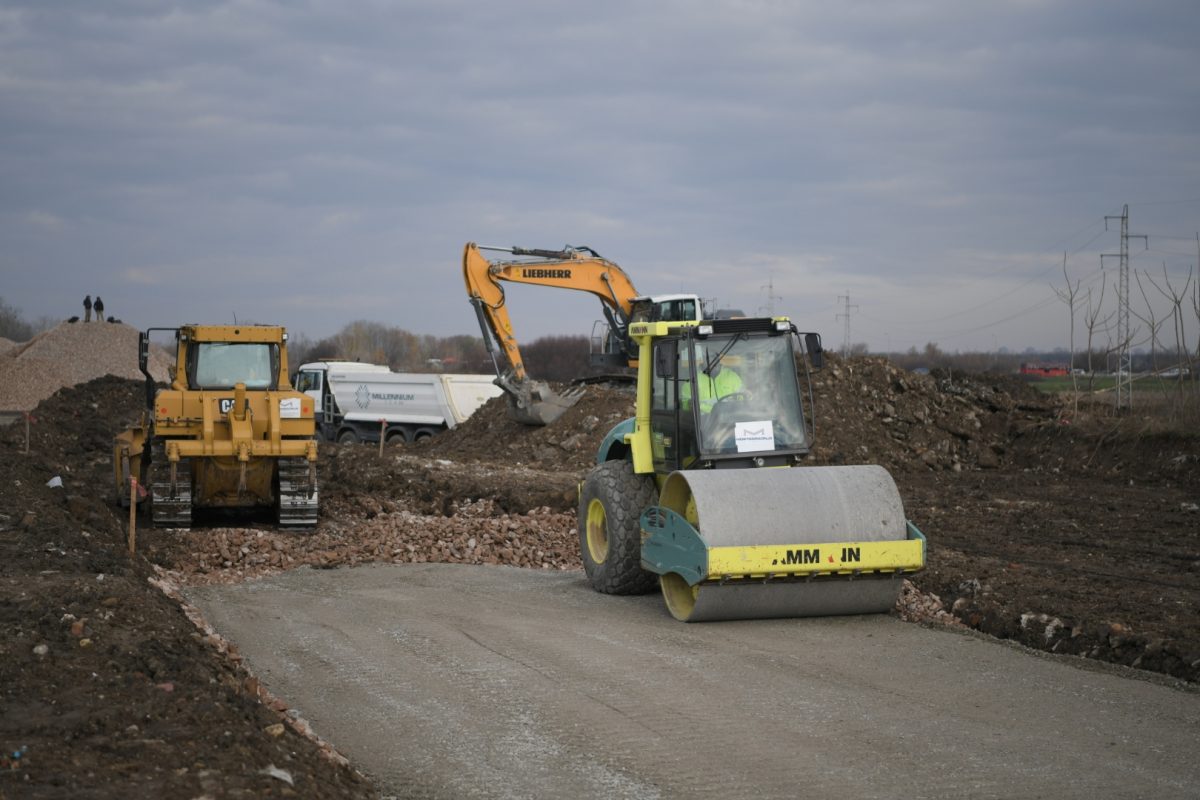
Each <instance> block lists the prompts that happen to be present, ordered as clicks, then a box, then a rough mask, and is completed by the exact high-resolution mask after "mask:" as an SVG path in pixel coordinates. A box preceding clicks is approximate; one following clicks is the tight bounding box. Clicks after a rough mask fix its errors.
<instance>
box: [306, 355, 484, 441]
mask: <svg viewBox="0 0 1200 800" xmlns="http://www.w3.org/2000/svg"><path fill="white" fill-rule="evenodd" d="M296 389H297V391H301V392H304V393H305V394H306V395H308V397H309V398H311V399H312V401H313V403H314V406H315V408H316V409H317V433H318V435H319V437H320V438H321V439H324V440H326V441H336V442H340V443H342V444H352V443H354V442H378V441H379V437H380V435H381V434H382V435H383V437H384V441H387V442H419V441H422V440H424V439H428V438H430V437H432V436H435V435H437V434H439V433H441V432H442V431H445V430H449V429H450V428H453V427H455V426H457V425H459V424H460V423H462V422H465V421H466V420H467V418H468V417H470V416H471V415H472V414H474V413H475V411H476V409H478V408H479V407H480V406H481V405H483V404H484V403H486V402H487V401H488V400H490V399H491V398H493V397H498V396H499V395H500V394H502V393H503V390H502V389H501V388H500V387H499V386H497V385H496V384H495V381H494V376H492V375H472V374H461V373H445V372H436V373H430V372H392V371H391V370H390V369H388V367H387V366H385V365H382V364H367V363H362V362H359V361H312V362H309V363H307V364H301V365H300V368H299V369H298V370H297V372H296Z"/></svg>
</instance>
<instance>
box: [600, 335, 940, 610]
mask: <svg viewBox="0 0 1200 800" xmlns="http://www.w3.org/2000/svg"><path fill="white" fill-rule="evenodd" d="M629 335H630V337H631V338H632V339H633V340H634V341H636V342H637V343H638V347H639V358H638V374H637V401H636V415H635V417H634V418H633V419H629V420H626V421H625V422H622V423H620V424H618V425H617V426H616V427H614V428H613V430H612V431H610V432H609V434H608V435H607V437H606V438H605V439H604V441H603V443H602V444H601V446H600V448H599V452H598V455H597V461H598V463H597V465H596V466H595V467H593V468H592V470H591V471H590V472H589V474H588V476H587V477H586V479H585V480H584V482H583V483H582V485H581V486H580V501H579V512H578V522H579V541H580V549H581V551H582V557H583V565H584V571H585V572H586V573H587V577H588V580H589V581H590V583H591V585H592V587H593V588H594V589H595V590H596V591H599V592H603V593H608V594H637V593H642V592H647V591H650V590H652V589H653V587H654V585H655V583H657V584H658V585H659V587H660V588H661V591H662V594H663V598H664V600H665V601H666V605H667V608H668V610H669V611H670V612H671V614H672V615H673V616H674V617H676V618H677V619H680V620H684V621H688V622H697V621H704V620H725V619H745V618H762V617H795V616H817V615H829V614H862V613H874V612H882V611H887V610H888V609H890V608H892V606H893V605H894V604H895V602H896V599H897V596H898V594H899V592H900V588H901V577H902V576H903V575H907V574H910V573H913V572H916V571H918V570H920V569H922V568H923V567H924V565H925V537H924V536H923V535H922V534H921V532H920V531H919V530H918V529H917V528H916V526H915V525H913V524H912V523H911V522H909V521H908V520H907V519H906V518H905V515H904V507H903V504H902V503H901V501H900V495H899V492H898V491H897V489H896V485H895V483H894V482H893V480H892V478H891V476H890V475H889V474H888V472H887V471H886V470H885V469H883V468H882V467H879V466H873V465H868V466H835V467H817V466H803V465H802V464H803V462H804V460H805V458H806V457H807V455H808V453H809V451H810V448H811V442H812V437H813V426H812V425H811V423H810V419H809V416H808V415H806V413H805V410H804V403H803V402H802V398H805V397H807V401H808V406H809V408H810V409H811V407H812V382H811V375H810V364H811V367H812V368H814V369H819V368H820V366H821V360H822V350H821V340H820V336H819V335H818V334H816V333H804V334H801V333H800V332H799V331H798V330H797V329H796V327H795V325H793V324H792V323H791V322H790V321H789V320H788V319H787V318H784V317H773V318H759V319H748V318H736V319H717V320H703V321H698V322H697V321H656V322H632V323H631V324H630V325H629ZM802 377H803V379H802ZM802 384H803V389H802Z"/></svg>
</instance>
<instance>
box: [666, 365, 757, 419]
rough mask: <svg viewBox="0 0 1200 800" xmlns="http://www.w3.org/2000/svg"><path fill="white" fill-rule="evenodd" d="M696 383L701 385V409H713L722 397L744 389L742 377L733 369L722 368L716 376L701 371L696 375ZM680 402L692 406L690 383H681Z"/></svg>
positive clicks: (685, 405) (686, 406)
mask: <svg viewBox="0 0 1200 800" xmlns="http://www.w3.org/2000/svg"><path fill="white" fill-rule="evenodd" d="M696 383H698V384H699V385H700V410H701V411H711V410H712V407H713V404H715V403H716V402H717V401H718V400H720V399H721V398H722V397H726V396H728V395H731V394H737V393H738V392H740V391H742V378H741V376H740V375H738V374H737V373H736V372H734V371H733V370H731V369H722V370H720V371H719V372H718V373H717V374H716V375H715V376H714V375H705V374H704V373H703V372H701V373H700V374H699V375H698V376H696ZM679 404H680V405H681V406H682V407H683V408H691V405H692V385H691V384H690V383H681V384H680V386H679Z"/></svg>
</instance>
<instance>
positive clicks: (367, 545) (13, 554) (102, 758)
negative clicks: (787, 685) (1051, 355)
mask: <svg viewBox="0 0 1200 800" xmlns="http://www.w3.org/2000/svg"><path fill="white" fill-rule="evenodd" d="M128 358H129V359H131V360H133V361H134V362H136V351H135V350H134V351H131V352H130V353H129V354H128ZM815 389H816V407H817V437H818V438H817V441H818V446H817V447H816V449H815V450H814V453H813V457H812V459H811V461H812V463H815V464H850V463H878V464H882V465H884V466H885V467H887V468H888V469H889V471H891V473H892V475H893V477H894V478H895V479H896V482H897V485H898V486H899V488H900V493H901V496H902V497H903V498H904V501H905V507H906V511H907V513H908V516H909V517H910V518H911V519H912V520H913V521H914V522H915V523H916V524H917V525H918V527H920V528H921V529H922V530H923V531H924V532H925V534H926V535H927V537H928V539H929V564H928V569H927V570H926V571H925V572H923V573H921V574H919V575H917V576H915V577H914V578H913V581H912V584H911V585H910V586H909V587H907V588H906V591H905V593H904V595H903V597H902V600H901V602H900V604H899V605H898V608H897V611H896V613H897V614H899V615H901V616H904V617H906V618H910V619H915V620H919V621H922V622H925V623H926V624H949V625H966V626H970V627H972V628H976V629H978V630H980V631H983V632H985V633H989V634H992V635H995V636H999V637H1004V638H1009V639H1014V640H1017V641H1019V642H1021V643H1023V644H1026V645H1028V646H1030V647H1034V648H1039V649H1045V650H1052V651H1054V652H1057V653H1067V654H1076V655H1079V656H1081V657H1086V658H1090V659H1096V660H1101V661H1110V662H1115V663H1120V664H1125V665H1128V666H1133V667H1136V668H1139V669H1143V670H1150V671H1154V672H1158V673H1163V674H1165V675H1168V676H1172V677H1174V678H1176V679H1179V680H1183V681H1190V682H1196V681H1200V434H1197V433H1195V432H1187V433H1180V432H1177V431H1171V430H1170V429H1168V428H1165V427H1163V426H1161V425H1159V424H1158V423H1155V422H1154V421H1152V420H1145V419H1141V418H1136V417H1128V418H1123V419H1120V420H1114V419H1111V418H1108V417H1106V416H1103V415H1096V416H1088V415H1080V416H1076V417H1071V416H1067V414H1066V412H1065V409H1064V408H1063V407H1062V406H1060V405H1059V404H1057V403H1056V402H1055V401H1054V400H1053V399H1051V398H1048V397H1046V396H1043V395H1041V394H1039V393H1038V392H1036V391H1034V390H1032V389H1030V388H1029V387H1028V386H1027V385H1025V384H1022V383H1020V382H1017V381H1015V380H1011V379H1001V380H992V379H981V378H976V377H970V376H968V377H964V376H959V375H957V374H955V375H952V376H951V375H937V374H935V375H931V376H917V375H912V374H910V373H907V372H904V371H902V370H898V369H896V368H894V367H892V366H890V365H889V364H887V363H886V362H884V361H881V360H875V359H862V360H854V361H851V362H848V363H843V362H840V361H838V360H837V359H836V358H835V359H831V363H830V364H829V365H828V366H827V367H826V369H825V370H823V371H822V372H820V373H818V374H817V380H816V387H815ZM143 402H144V385H143V384H142V383H140V382H138V381H134V380H129V379H125V378H115V377H104V378H99V379H95V380H92V381H90V382H88V383H84V384H80V385H77V386H72V387H68V388H64V389H62V390H60V391H58V392H57V393H56V394H54V395H53V396H51V397H49V398H48V399H46V400H44V401H42V403H41V404H40V405H39V406H38V407H37V408H36V409H35V410H34V412H33V418H34V420H35V421H34V423H33V424H32V425H31V427H30V440H29V442H28V452H27V453H26V452H25V449H26V441H25V428H24V426H23V425H13V426H10V427H7V428H0V460H2V463H4V464H5V465H6V466H5V470H4V476H3V478H2V479H0V626H3V630H5V631H6V632H7V635H6V636H5V637H3V638H2V639H0V681H2V682H3V686H4V694H3V695H2V697H3V700H2V707H0V712H2V713H0V753H2V755H0V797H24V796H35V797H80V796H93V797H126V796H183V797H196V796H203V795H209V796H213V797H219V796H227V797H236V796H246V797H272V796H297V797H315V798H341V797H371V796H375V790H374V788H373V787H372V786H371V784H370V783H369V781H367V780H366V779H364V778H363V777H362V776H361V775H359V774H358V773H357V772H356V771H355V770H354V769H353V768H352V767H351V766H350V765H347V764H346V763H345V762H344V760H343V759H340V758H339V757H338V756H337V754H336V753H333V752H332V751H331V750H330V748H328V747H326V746H324V745H323V743H321V742H320V740H319V739H317V738H316V737H315V736H314V735H313V733H312V731H311V730H310V729H309V727H308V725H307V724H306V723H305V721H304V720H303V719H302V718H300V717H298V716H297V715H296V714H295V712H294V711H293V712H289V709H288V704H287V698H277V697H274V696H272V695H270V694H269V693H268V692H266V691H265V689H263V687H262V686H260V685H259V683H258V680H257V678H256V677H255V676H253V675H252V674H250V672H249V671H248V670H247V669H246V668H245V667H244V666H243V664H242V660H241V657H240V655H239V654H238V653H237V652H236V649H234V648H231V647H230V646H229V645H228V644H227V643H225V642H224V641H223V640H222V639H221V638H220V637H219V636H218V635H216V634H215V633H214V632H212V631H211V630H210V629H207V628H205V626H204V623H203V620H200V619H199V618H198V617H197V616H196V615H195V614H194V613H192V610H191V609H189V608H187V607H186V605H183V604H181V603H180V602H178V601H177V600H176V599H174V598H173V597H172V596H171V595H172V594H173V592H174V589H175V588H177V587H179V586H183V585H188V584H202V583H214V582H237V581H243V580H246V579H251V578H254V577H258V576H262V575H267V574H274V573H278V572H282V571H285V570H288V569H295V568H346V567H352V566H354V565H356V564H360V563H367V562H462V563H478V564H506V565H513V566H520V567H526V568H530V569H538V570H565V569H578V568H579V554H578V544H577V534H576V532H575V502H576V486H577V483H578V481H579V479H580V478H581V477H582V476H583V475H584V474H585V473H586V471H587V469H588V467H589V464H590V463H591V461H592V459H594V456H595V451H596V447H597V445H598V443H599V441H600V440H601V439H602V438H603V436H604V434H605V433H606V432H607V431H608V429H609V428H610V427H611V426H612V425H613V424H615V423H616V422H618V421H620V420H621V419H624V418H626V417H627V416H629V415H630V414H631V412H632V403H633V397H632V394H631V392H630V391H628V390H627V389H624V388H620V387H612V386H604V385H596V386H589V387H588V388H587V392H586V394H585V396H584V398H583V400H581V402H580V403H579V404H577V405H576V406H575V407H574V408H572V409H571V410H570V411H569V412H568V413H567V414H566V415H564V416H563V417H562V418H561V419H560V420H558V421H557V422H556V423H555V424H554V425H551V426H547V427H545V428H540V429H538V428H527V427H524V426H520V425H518V424H517V423H514V422H511V421H510V420H509V419H508V418H507V416H506V414H505V411H504V404H503V401H502V400H499V399H497V400H493V401H491V402H490V403H489V404H488V405H486V406H484V407H483V408H482V409H481V410H480V411H479V412H477V414H476V415H475V416H474V417H472V419H470V420H468V421H467V423H465V424H464V425H462V426H460V427H459V428H457V429H456V430H454V431H450V432H448V433H446V434H443V435H441V436H439V437H436V438H435V439H433V440H431V441H429V442H425V443H421V444H416V445H407V446H404V445H390V446H388V447H386V448H385V450H384V451H383V453H382V455H381V453H380V451H379V449H378V447H372V446H366V445H355V446H346V447H338V446H336V445H324V444H323V445H322V448H321V461H320V464H319V476H320V480H321V484H322V485H321V493H322V511H321V522H320V524H319V526H318V528H317V529H316V531H315V532H313V533H295V532H282V531H277V530H275V529H274V528H273V526H272V525H271V524H270V521H269V520H252V519H251V520H247V519H245V518H238V517H223V516H218V517H202V518H199V519H198V520H197V525H196V526H195V527H194V528H193V529H192V530H191V531H189V532H180V531H156V530H153V529H149V528H147V527H145V521H144V520H143V521H141V525H142V526H143V527H140V528H139V530H138V536H137V542H136V545H137V553H136V555H135V556H134V557H130V556H129V555H128V541H127V530H126V528H127V511H125V510H122V509H121V508H120V507H119V506H118V505H117V504H116V503H115V502H114V498H113V489H112V482H113V479H112V477H111V466H110V463H109V458H110V456H109V448H110V442H111V439H112V436H113V434H115V433H116V432H117V431H118V430H120V429H121V428H123V427H124V426H126V425H128V424H130V423H132V422H134V421H135V420H136V419H137V418H138V417H139V415H140V413H141V406H142V403H143ZM56 477H57V478H59V479H60V480H61V483H62V485H61V486H48V485H47V483H48V482H51V481H52V479H53V478H56ZM189 614H190V616H189ZM664 624H670V623H669V621H665V622H664Z"/></svg>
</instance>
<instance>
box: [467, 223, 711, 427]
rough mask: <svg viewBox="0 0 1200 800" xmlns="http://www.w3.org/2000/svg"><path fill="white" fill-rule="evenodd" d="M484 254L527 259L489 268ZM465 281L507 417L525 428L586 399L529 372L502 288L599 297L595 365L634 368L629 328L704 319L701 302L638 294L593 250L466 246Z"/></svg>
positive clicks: (544, 422)
mask: <svg viewBox="0 0 1200 800" xmlns="http://www.w3.org/2000/svg"><path fill="white" fill-rule="evenodd" d="M483 250H490V251H499V252H504V253H509V254H512V255H514V256H521V257H523V258H524V260H497V261H490V260H488V259H487V257H485V256H484V255H483V253H482V251H483ZM463 280H464V281H465V283H466V285H467V295H468V297H469V298H470V300H471V305H472V306H474V308H475V314H476V316H477V317H478V318H479V327H480V330H481V331H482V332H483V341H484V345H485V346H486V348H487V351H488V353H489V354H491V356H492V361H493V364H494V365H495V367H496V372H497V378H496V385H497V386H499V387H500V388H502V389H504V392H505V394H506V396H507V398H508V408H509V414H510V416H512V417H513V419H516V420H517V421H518V422H522V423H525V424H526V425H548V424H550V423H552V422H553V421H554V420H556V419H558V418H559V417H560V416H562V414H563V413H564V412H565V411H566V410H567V409H568V408H570V407H571V406H572V405H574V404H575V403H576V402H578V400H579V397H580V396H581V392H580V391H579V390H576V391H573V392H568V393H563V394H559V393H557V392H555V391H554V390H552V389H551V388H550V386H549V384H547V383H546V382H545V381H539V380H534V379H533V378H531V377H530V376H529V374H528V373H527V372H526V370H525V363H524V361H523V359H522V358H521V348H520V346H519V345H518V344H517V339H516V336H515V334H514V332H513V325H512V320H511V318H510V317H509V314H508V309H507V307H506V306H505V303H504V287H503V286H501V282H502V281H512V282H516V283H525V284H534V285H537V286H548V287H553V288H558V289H574V290H576V291H581V292H589V293H590V294H592V295H595V296H596V297H598V298H599V299H600V303H601V308H602V310H603V312H604V316H605V320H606V322H604V323H598V325H599V327H600V328H601V329H602V330H601V332H599V333H597V332H596V326H593V336H592V351H591V356H590V357H591V363H592V364H593V365H597V366H609V367H613V366H616V367H636V366H637V359H638V347H637V344H636V343H635V342H634V341H633V340H632V339H631V338H629V335H628V329H629V325H630V323H631V322H634V321H639V320H640V321H661V320H667V321H669V320H692V321H695V320H699V319H700V317H701V305H700V298H699V297H698V296H696V295H694V294H672V295H653V296H651V295H641V294H639V293H638V291H637V289H635V288H634V286H633V281H632V280H631V279H630V277H629V276H628V275H627V274H626V273H625V271H624V270H622V269H621V268H620V267H619V266H617V265H616V264H615V263H613V262H612V261H609V260H608V259H606V258H603V257H602V256H601V255H600V254H599V253H597V252H596V251H595V250H593V249H592V248H590V247H571V246H570V245H568V246H566V247H564V248H562V249H561V250H544V249H534V248H524V247H488V246H485V245H477V244H475V243H474V242H468V243H467V245H466V247H465V248H464V249H463ZM493 342H494V343H493ZM496 345H499V348H500V350H501V351H502V359H503V364H502V365H501V363H500V362H499V361H498V360H497V358H496Z"/></svg>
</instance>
